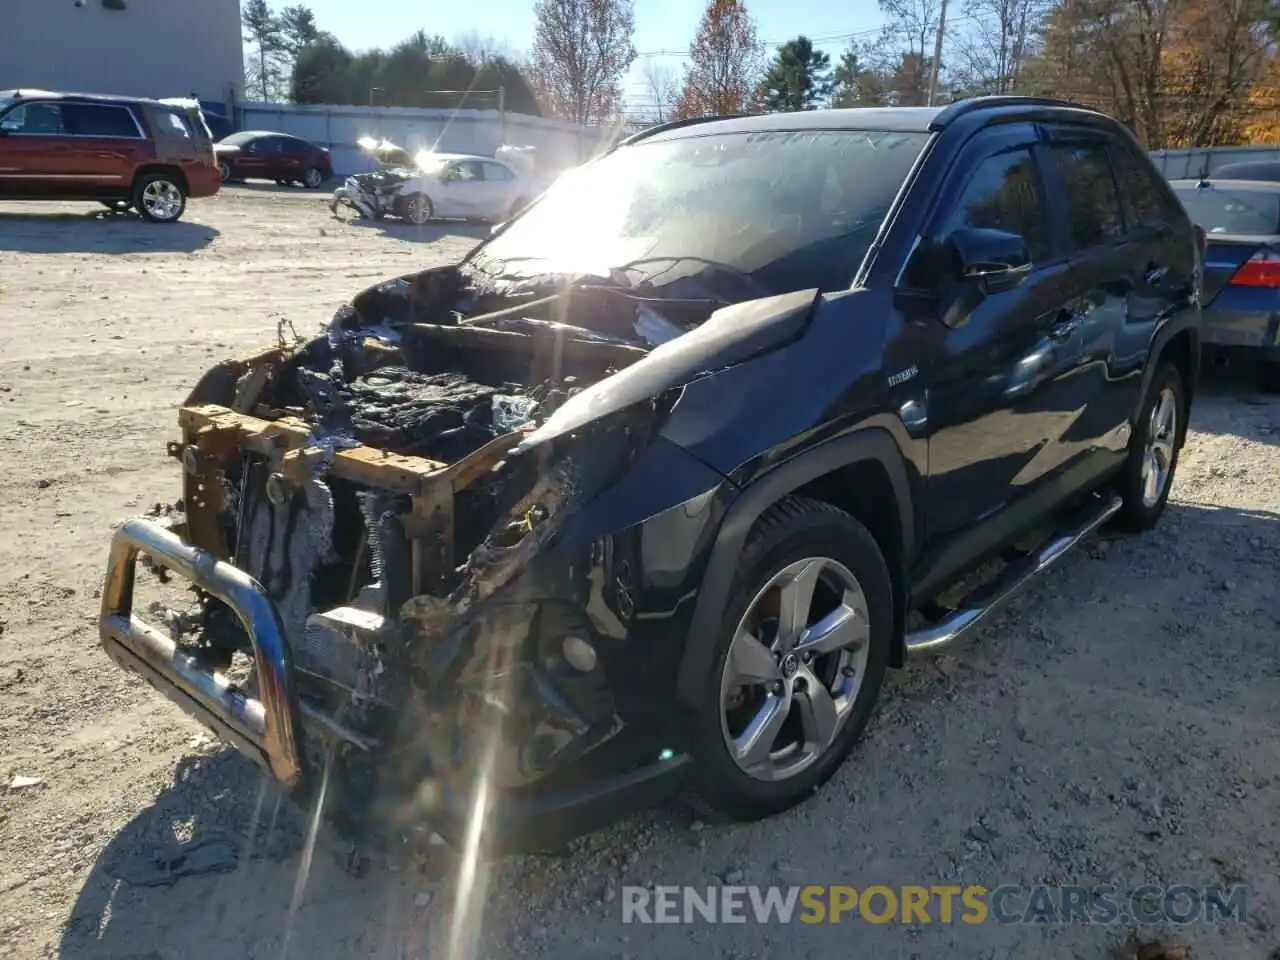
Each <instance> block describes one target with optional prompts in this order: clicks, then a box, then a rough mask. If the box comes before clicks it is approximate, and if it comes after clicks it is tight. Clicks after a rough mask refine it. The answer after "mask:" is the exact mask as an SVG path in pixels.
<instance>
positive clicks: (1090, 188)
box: [1054, 144, 1124, 250]
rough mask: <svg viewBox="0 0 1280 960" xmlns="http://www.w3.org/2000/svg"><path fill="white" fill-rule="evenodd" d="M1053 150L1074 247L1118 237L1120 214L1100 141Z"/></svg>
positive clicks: (1105, 151) (1121, 229)
mask: <svg viewBox="0 0 1280 960" xmlns="http://www.w3.org/2000/svg"><path fill="white" fill-rule="evenodd" d="M1054 153H1055V154H1056V155H1057V157H1058V164H1059V168H1060V169H1061V171H1062V180H1063V185H1064V186H1065V188H1066V203H1067V219H1068V224H1069V228H1070V230H1071V241H1072V245H1073V246H1074V247H1075V249H1077V250H1081V249H1084V248H1086V247H1092V246H1095V245H1096V244H1099V243H1105V242H1106V241H1108V240H1113V239H1115V238H1116V237H1119V236H1121V235H1122V234H1123V233H1124V217H1123V215H1122V214H1121V212H1120V197H1119V195H1118V194H1117V193H1116V182H1115V178H1114V177H1113V176H1112V174H1111V163H1110V161H1109V160H1108V159H1107V149H1106V147H1105V146H1103V145H1102V144H1088V145H1081V146H1078V147H1058V148H1056V149H1055V150H1054Z"/></svg>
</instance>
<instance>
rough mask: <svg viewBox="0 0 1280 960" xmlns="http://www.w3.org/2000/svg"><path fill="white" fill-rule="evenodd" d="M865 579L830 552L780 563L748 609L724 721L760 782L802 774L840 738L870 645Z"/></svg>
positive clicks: (730, 666)
mask: <svg viewBox="0 0 1280 960" xmlns="http://www.w3.org/2000/svg"><path fill="white" fill-rule="evenodd" d="M870 641H871V624H870V621H869V620H868V615H867V601H866V596H865V595H864V594H863V591H862V587H861V586H860V585H859V583H858V580H857V578H856V577H855V576H854V575H853V574H852V573H851V572H850V571H849V569H848V568H847V567H845V566H844V565H843V564H841V563H838V562H836V561H835V560H832V559H830V558H826V557H810V558H808V559H805V560H798V561H796V562H795V563H792V564H789V565H788V566H786V567H784V568H783V569H782V570H780V571H778V573H777V574H775V575H774V576H773V577H772V579H770V580H769V582H768V583H766V584H765V585H764V587H762V588H761V589H760V591H759V592H758V593H757V594H756V596H755V598H754V599H753V600H752V601H751V603H750V605H749V606H748V607H747V611H746V613H745V614H743V617H742V619H741V621H740V622H739V624H738V626H737V629H736V630H735V632H734V636H733V641H732V643H731V644H730V646H729V652H728V655H727V656H726V658H725V666H724V671H723V673H722V676H721V682H720V700H721V711H720V726H721V732H722V733H723V735H724V740H725V745H726V746H727V748H728V750H729V753H730V756H732V757H733V759H734V762H735V763H736V764H737V765H738V767H739V768H740V769H741V770H742V771H743V772H744V773H746V774H747V775H749V776H751V777H754V778H755V779H758V780H785V779H788V778H790V777H794V776H796V775H797V774H799V773H800V772H802V771H803V770H805V769H806V768H808V767H809V766H811V765H812V764H813V763H814V762H815V761H817V760H818V758H820V757H821V756H822V755H823V754H824V753H826V751H827V749H828V748H829V747H830V746H831V744H832V742H833V741H834V740H835V739H836V736H837V734H839V732H840V730H841V728H842V727H843V725H844V722H845V720H846V719H847V718H848V716H849V713H850V711H851V710H852V708H853V704H854V700H855V699H856V698H857V695H858V691H859V690H860V689H861V687H862V681H863V677H864V676H865V674H866V669H867V657H868V654H869V652H870Z"/></svg>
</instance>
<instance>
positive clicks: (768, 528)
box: [684, 497, 894, 821]
mask: <svg viewBox="0 0 1280 960" xmlns="http://www.w3.org/2000/svg"><path fill="white" fill-rule="evenodd" d="M817 556H820V557H825V558H829V559H831V560H835V561H837V562H838V563H840V564H842V565H843V566H844V567H846V568H847V569H848V571H849V572H850V573H852V574H853V575H854V577H855V578H856V579H857V580H858V583H859V585H860V586H861V588H862V591H863V594H864V596H865V598H866V604H867V614H868V619H869V621H870V639H869V641H868V644H869V649H868V656H867V662H866V665H865V671H864V675H863V679H862V685H861V687H860V688H859V690H858V692H857V693H856V694H855V696H854V700H853V703H852V705H851V706H850V708H849V714H848V716H847V718H846V719H845V721H844V725H843V726H842V727H841V728H840V730H839V732H838V733H837V734H836V736H835V739H834V740H832V742H831V744H830V746H828V747H827V749H826V751H825V753H823V754H821V755H820V756H819V757H818V758H817V759H816V760H814V761H813V762H812V763H811V764H810V765H809V766H808V767H807V768H805V769H803V770H802V771H800V772H798V773H796V774H795V775H794V776H792V777H790V778H788V779H784V780H762V779H757V778H755V777H752V776H751V775H749V774H747V773H746V772H745V771H743V770H742V769H741V768H740V767H739V766H738V764H737V762H736V761H735V760H734V759H733V757H732V756H731V755H730V752H729V749H728V746H727V744H726V743H725V738H724V734H723V731H722V729H721V711H722V709H723V706H722V703H721V686H720V685H721V675H722V672H723V670H724V668H725V661H726V658H727V657H728V654H729V648H730V644H731V642H732V640H733V633H734V631H735V630H736V629H737V626H738V623H739V621H740V620H741V619H742V617H743V616H744V615H745V614H746V612H747V609H748V607H749V606H750V605H751V603H752V601H753V598H754V597H755V596H756V594H757V593H758V592H759V591H760V589H761V588H762V587H763V586H764V585H766V584H767V583H768V582H769V580H770V579H771V578H772V577H773V576H774V575H775V574H777V573H778V572H779V571H781V570H782V569H784V568H785V567H786V566H788V565H789V564H791V563H794V562H796V561H798V560H803V559H805V558H807V557H817ZM893 623H894V601H893V587H892V583H891V581H890V577H889V569H888V567H887V565H886V564H885V560H884V556H883V555H882V553H881V552H880V548H879V546H878V545H877V544H876V541H875V538H874V537H872V536H871V534H870V532H868V530H867V528H866V527H864V526H863V525H862V524H861V523H859V522H858V521H857V520H855V519H853V518H852V517H850V516H849V515H848V514H847V513H845V512H844V511H842V510H839V509H837V508H836V507H833V506H831V505H830V504H827V503H824V502H822V501H818V500H809V499H805V498H800V497H788V498H786V499H784V500H782V501H780V502H779V503H777V504H775V505H774V506H772V507H770V508H769V509H768V510H767V511H765V513H764V515H763V516H762V517H761V518H760V519H759V520H758V521H757V522H756V524H755V527H754V528H753V529H752V531H751V534H750V535H749V536H748V538H747V544H746V546H745V548H744V549H743V553H742V558H741V560H740V562H739V565H738V575H737V578H736V580H735V582H734V586H733V589H732V592H731V594H730V600H729V604H728V607H727V608H726V610H725V614H724V619H723V620H722V621H721V624H720V629H719V632H718V636H717V639H716V649H715V656H714V658H713V663H714V667H713V669H712V671H711V672H710V675H709V676H708V677H706V678H705V679H704V681H703V682H704V689H703V692H702V696H701V698H700V699H701V702H702V703H703V704H704V705H705V706H704V708H703V709H701V710H700V711H699V712H698V714H697V716H696V718H695V727H694V745H693V752H694V759H695V772H694V773H693V774H692V776H691V777H690V782H689V784H688V787H687V793H686V795H685V798H684V799H685V800H686V802H687V803H688V804H689V805H690V806H692V807H693V808H694V809H695V810H697V811H698V812H700V813H701V814H702V815H704V816H707V817H711V818H715V819H728V820H738V821H748V820H758V819H761V818H763V817H768V816H772V815H774V814H778V813H781V812H783V811H784V810H787V809H790V808H791V807H793V806H795V805H796V804H798V803H801V802H802V801H804V800H805V799H807V798H808V797H809V796H810V795H811V794H813V792H814V791H815V790H817V789H818V788H819V787H820V786H822V784H824V783H825V782H826V781H827V780H828V779H830V778H831V776H832V774H834V773H835V771H836V770H837V769H838V768H839V766H840V764H841V763H843V762H844V760H845V758H846V757H847V756H848V755H849V752H850V751H851V750H852V749H853V746H854V744H855V743H856V742H857V741H858V738H859V737H860V736H861V735H862V731H863V730H864V729H865V728H866V725H867V721H868V720H869V719H870V718H871V711H872V709H873V708H874V706H875V702H876V699H877V697H878V696H879V693H880V685H881V683H882V682H883V680H884V673H885V669H886V667H887V666H888V663H889V653H890V648H891V644H892V639H893Z"/></svg>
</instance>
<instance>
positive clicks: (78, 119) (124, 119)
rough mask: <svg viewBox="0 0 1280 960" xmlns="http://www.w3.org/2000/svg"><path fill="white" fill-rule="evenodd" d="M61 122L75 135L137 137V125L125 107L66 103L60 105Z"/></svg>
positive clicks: (132, 138) (135, 138)
mask: <svg viewBox="0 0 1280 960" xmlns="http://www.w3.org/2000/svg"><path fill="white" fill-rule="evenodd" d="M62 122H63V125H64V126H65V127H66V130H67V133H70V134H72V135H74V136H77V137H116V138H119V137H123V138H127V139H131V140H137V139H138V125H137V124H136V123H135V122H134V120H133V114H132V113H130V112H129V110H128V108H126V107H109V106H105V105H102V104H96V103H67V104H63V106H62Z"/></svg>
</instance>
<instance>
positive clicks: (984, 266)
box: [947, 227, 1031, 293]
mask: <svg viewBox="0 0 1280 960" xmlns="http://www.w3.org/2000/svg"><path fill="white" fill-rule="evenodd" d="M947 246H949V247H950V248H951V252H952V254H953V256H954V257H955V261H954V262H955V264H956V265H957V266H958V268H959V274H960V279H962V280H977V281H979V282H980V283H981V284H982V286H983V289H984V291H986V292H989V293H990V292H995V291H997V290H1007V289H1009V288H1011V287H1015V286H1017V285H1018V284H1019V283H1021V282H1022V279H1023V277H1025V276H1026V275H1027V274H1028V273H1030V272H1031V252H1030V251H1029V250H1028V249H1027V241H1026V238H1025V237H1023V236H1022V235H1021V234H1017V233H1009V232H1008V231H1005V230H985V229H980V228H977V227H961V228H960V229H959V230H956V231H955V232H953V233H952V234H951V235H950V236H949V237H947Z"/></svg>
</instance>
